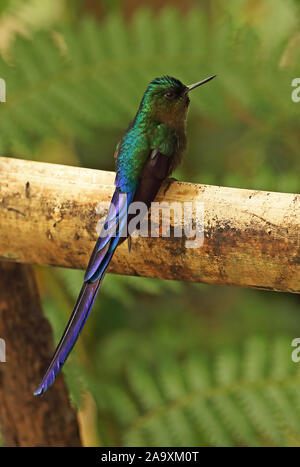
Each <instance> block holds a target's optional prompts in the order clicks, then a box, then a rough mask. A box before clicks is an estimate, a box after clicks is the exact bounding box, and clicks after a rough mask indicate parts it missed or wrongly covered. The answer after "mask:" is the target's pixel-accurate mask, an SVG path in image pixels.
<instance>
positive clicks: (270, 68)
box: [0, 2, 297, 153]
mask: <svg viewBox="0 0 300 467" xmlns="http://www.w3.org/2000/svg"><path fill="white" fill-rule="evenodd" d="M281 9H282V10H284V11H283V13H282V14H283V15H284V12H285V11H286V14H285V19H286V21H285V25H284V28H283V29H282V30H281V32H280V40H278V41H276V54H275V48H272V42H270V43H269V42H268V47H267V48H266V47H264V45H265V43H266V40H267V39H266V37H265V36H262V34H261V31H260V30H259V28H258V27H256V25H255V24H253V25H249V24H244V25H243V28H241V27H240V21H241V20H240V19H239V18H238V17H232V18H231V19H230V20H228V21H227V20H226V21H225V19H221V20H220V19H218V20H215V21H213V22H212V24H210V25H209V24H208V19H207V18H206V17H205V16H204V14H203V12H202V11H201V9H199V8H194V9H192V10H191V11H190V12H189V13H188V14H187V15H186V16H185V17H183V16H182V15H181V16H180V15H179V13H178V12H177V11H176V10H175V9H172V8H167V9H165V10H163V11H162V12H161V13H160V14H159V15H157V16H154V15H153V13H151V12H150V11H149V10H145V9H140V10H137V12H136V14H135V16H134V18H133V20H132V23H131V24H128V23H126V22H125V20H124V19H123V17H122V16H121V14H120V13H111V14H110V15H108V16H107V18H106V19H105V21H104V22H103V23H99V24H98V23H96V22H95V21H93V20H92V19H84V20H82V22H81V24H80V25H79V27H78V25H77V26H76V29H75V28H74V27H72V26H70V25H68V26H66V25H65V26H59V34H60V37H61V38H62V40H61V41H57V40H54V38H53V34H50V33H48V32H45V31H40V32H36V33H34V34H33V36H32V39H30V40H27V39H24V38H20V37H19V38H17V40H16V41H15V43H14V45H13V47H12V49H11V51H10V56H11V63H6V62H5V61H4V60H3V59H1V60H0V76H1V77H2V78H4V79H5V80H6V82H7V102H6V104H5V105H1V107H0V117H1V118H0V151H1V153H7V152H8V151H19V152H20V151H22V152H23V153H24V151H25V152H26V151H27V152H30V151H31V152H32V146H33V145H35V144H38V143H39V142H40V141H41V140H43V139H47V138H53V137H56V138H57V137H66V136H67V135H70V136H72V137H73V138H74V139H75V140H79V141H80V140H82V141H89V139H90V137H91V135H92V133H93V131H95V129H98V128H103V129H108V128H109V129H111V128H117V129H121V128H125V127H126V125H127V123H128V121H130V120H131V119H132V118H133V117H134V114H135V112H136V108H137V102H139V100H140V98H141V95H142V92H143V91H144V89H145V86H146V85H147V83H148V82H149V81H150V80H151V79H153V78H154V77H155V76H157V75H163V74H171V75H175V76H178V77H179V78H180V79H182V80H183V81H184V82H186V83H189V82H191V81H196V80H197V79H200V78H201V77H203V76H206V75H207V74H211V73H213V72H216V73H218V71H219V70H222V76H220V79H219V80H218V82H216V83H214V92H213V93H211V92H208V91H207V90H205V89H203V90H202V92H201V93H195V95H193V110H192V112H193V115H195V114H197V112H198V114H199V113H200V114H205V115H206V116H210V115H211V116H214V117H216V118H218V117H222V118H223V119H224V115H227V117H226V118H228V119H229V121H230V119H232V118H235V117H234V116H233V115H232V112H231V109H228V102H231V103H232V105H233V104H234V105H235V106H237V107H239V108H243V107H247V108H248V110H249V111H250V112H253V115H254V116H255V117H256V118H258V119H261V120H262V122H263V124H264V125H266V121H268V120H267V119H266V118H265V117H266V115H270V114H272V116H273V117H272V118H273V119H275V120H278V122H279V121H280V120H282V119H283V118H284V115H287V112H288V111H289V115H290V112H291V109H290V108H289V107H288V104H289V102H290V99H289V95H288V93H289V92H290V89H289V87H288V88H287V85H286V81H287V79H288V80H290V71H291V69H290V70H289V74H288V73H287V71H283V70H282V71H281V72H280V73H278V66H279V63H278V62H279V59H280V56H281V55H282V54H283V52H284V50H285V45H286V43H287V41H288V39H289V38H290V37H292V34H293V32H294V29H295V28H294V21H292V19H291V18H292V16H293V15H292V13H291V12H292V10H293V9H292V7H291V5H290V4H289V5H286V6H283V4H282V2H281ZM224 14H225V13H224ZM224 18H227V16H226V15H225V16H224ZM273 19H274V18H273V16H272V17H271V19H270V21H271V20H272V21H273ZM266 21H268V18H266ZM272 24H273V23H272ZM288 26H290V28H289V27H288ZM62 41H63V43H64V44H65V48H64V51H62V49H61V47H59V46H58V42H62ZM249 44H251V47H250V46H249ZM274 47H275V46H274ZM246 50H247V59H246V60H245V51H246ZM274 55H276V59H274ZM296 62H297V60H296ZM296 62H295V63H296ZM258 65H259V66H260V67H261V69H260V71H262V72H261V73H259V76H258V70H257V67H258ZM275 71H276V73H275ZM270 77H272V86H270ZM254 78H255V79H254ZM274 80H275V82H274ZM250 81H251V86H249V82H250ZM280 90H282V91H283V92H282V93H281V92H279V91H280ZM274 93H276V97H277V99H276V100H274V99H273V95H272V94H274ZM278 95H281V96H282V97H281V98H279V97H278ZM258 102H260V104H259V106H258V105H257V103H258ZM276 106H277V107H278V108H277V109H276V108H274V107H276ZM270 110H271V112H270ZM293 110H295V115H296V109H292V111H293Z"/></svg>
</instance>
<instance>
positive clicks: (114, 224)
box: [34, 75, 216, 395]
mask: <svg viewBox="0 0 300 467" xmlns="http://www.w3.org/2000/svg"><path fill="white" fill-rule="evenodd" d="M215 76H216V75H213V76H210V77H209V78H206V79H203V80H202V81H199V82H197V83H194V84H192V85H190V86H185V85H184V84H183V83H182V82H181V81H179V80H178V79H176V78H173V77H171V76H163V77H160V78H155V79H154V80H153V81H151V82H150V84H149V85H148V87H147V89H146V91H145V93H144V95H143V97H142V100H141V102H140V105H139V108H138V111H137V113H136V115H135V117H134V119H133V120H132V122H131V123H130V124H129V127H128V128H127V131H126V132H125V134H124V135H123V137H122V139H121V141H120V142H119V144H118V145H117V148H116V151H115V159H116V178H115V191H114V194H113V196H112V199H111V203H110V207H109V209H108V213H107V216H106V220H105V222H104V225H103V227H102V231H101V233H100V235H99V238H98V240H97V242H96V244H95V247H94V250H93V252H92V254H91V257H90V260H89V263H88V266H87V269H86V272H85V276H84V282H83V285H82V288H81V290H80V293H79V296H78V298H77V301H76V303H75V306H74V309H73V312H72V314H71V316H70V319H69V321H68V324H67V326H66V328H65V331H64V333H63V335H62V337H61V340H60V342H59V344H58V346H57V348H56V350H55V352H54V355H53V357H52V360H51V362H50V365H49V367H48V369H47V371H46V372H45V375H44V377H43V379H42V380H41V382H40V384H39V386H38V388H37V389H36V391H35V392H34V395H41V394H43V393H45V392H46V390H47V389H48V388H49V387H50V386H51V385H52V384H53V383H54V380H55V378H56V376H57V374H58V373H59V371H60V370H61V368H62V366H63V364H64V363H65V361H66V359H67V357H68V355H69V354H70V352H71V350H72V348H73V347H74V345H75V343H76V341H77V339H78V336H79V334H80V333H81V331H82V329H83V327H84V324H85V322H86V320H87V318H88V316H89V314H90V312H91V309H92V307H93V304H94V301H95V299H96V296H97V293H98V290H99V287H100V285H101V283H102V280H103V278H104V276H105V272H106V270H107V267H108V265H109V263H110V261H111V259H112V257H113V254H114V252H115V250H116V248H117V246H118V245H120V244H121V243H122V242H123V241H124V240H125V239H126V238H128V241H130V235H129V234H127V235H126V234H124V228H126V226H127V225H128V222H129V220H128V219H129V217H130V216H128V215H127V214H128V210H129V206H130V204H131V203H133V202H136V201H140V202H143V203H145V204H146V206H147V209H149V207H150V205H151V202H152V201H153V200H154V199H155V196H156V194H157V192H158V190H159V188H160V187H161V185H162V183H163V181H164V180H165V179H166V178H167V177H169V176H170V175H171V173H172V172H173V170H174V169H175V168H176V167H177V166H178V164H179V163H180V161H181V159H182V156H183V153H184V151H185V149H186V145H187V138H186V118H187V112H188V107H189V103H190V98H189V95H190V92H191V91H192V90H193V89H195V88H197V87H199V86H201V85H203V84H205V83H207V82H209V81H210V80H212V79H213V78H215Z"/></svg>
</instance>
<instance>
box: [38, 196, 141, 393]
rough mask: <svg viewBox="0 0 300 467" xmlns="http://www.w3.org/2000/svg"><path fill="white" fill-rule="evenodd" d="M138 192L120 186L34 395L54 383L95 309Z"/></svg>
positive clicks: (42, 391)
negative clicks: (101, 286) (129, 191)
mask: <svg viewBox="0 0 300 467" xmlns="http://www.w3.org/2000/svg"><path fill="white" fill-rule="evenodd" d="M133 194H134V193H129V194H127V195H125V194H124V193H122V192H121V191H120V189H119V188H116V190H115V193H114V195H113V198H112V202H111V205H110V208H109V211H108V214H107V217H106V221H105V224H104V226H103V229H102V232H101V234H100V236H99V238H98V241H97V243H96V245H95V248H94V250H93V253H92V256H91V258H90V261H89V264H88V267H87V270H86V273H85V277H84V283H83V285H82V288H81V291H80V293H79V296H78V298H77V301H76V304H75V307H74V309H73V312H72V315H71V317H70V319H69V322H68V324H67V327H66V329H65V331H64V333H63V336H62V338H61V340H60V342H59V344H58V346H57V348H56V350H55V353H54V355H53V358H52V360H51V363H50V365H49V367H48V369H47V371H46V373H45V376H44V377H43V379H42V381H41V382H40V384H39V386H38V388H37V389H36V391H35V392H34V395H35V396H36V395H40V394H43V393H44V392H46V391H47V389H48V388H49V387H50V386H51V385H52V384H53V383H54V380H55V377H56V376H57V374H58V373H59V371H60V369H61V368H62V366H63V364H64V363H65V361H66V359H67V358H68V355H69V353H70V352H71V350H72V348H73V347H74V345H75V343H76V341H77V339H78V336H79V334H80V332H81V330H82V328H83V326H84V324H85V322H86V320H87V318H88V316H89V314H90V312H91V309H92V307H93V304H94V301H95V298H96V296H97V293H98V290H99V287H100V285H101V282H102V280H103V277H104V275H105V272H106V269H107V267H108V265H109V263H110V260H111V258H112V257H113V254H114V252H115V249H116V247H117V245H118V243H119V241H120V239H121V236H122V235H124V231H123V229H124V228H125V227H126V222H127V212H128V206H129V204H130V203H131V201H132V198H133Z"/></svg>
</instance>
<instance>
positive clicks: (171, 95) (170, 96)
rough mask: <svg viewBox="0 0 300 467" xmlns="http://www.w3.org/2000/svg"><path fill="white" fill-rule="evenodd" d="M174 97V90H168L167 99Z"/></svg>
mask: <svg viewBox="0 0 300 467" xmlns="http://www.w3.org/2000/svg"><path fill="white" fill-rule="evenodd" d="M174 97H175V93H174V92H172V91H169V92H166V94H165V98H166V99H169V100H172V99H174Z"/></svg>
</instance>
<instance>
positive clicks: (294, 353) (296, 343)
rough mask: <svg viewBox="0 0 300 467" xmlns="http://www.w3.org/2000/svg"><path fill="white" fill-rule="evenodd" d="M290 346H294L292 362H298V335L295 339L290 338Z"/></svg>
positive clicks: (299, 347) (299, 360) (299, 344)
mask: <svg viewBox="0 0 300 467" xmlns="http://www.w3.org/2000/svg"><path fill="white" fill-rule="evenodd" d="M291 346H292V347H296V348H295V349H294V350H293V351H292V355H291V357H292V361H293V362H294V363H299V362H300V337H295V339H293V340H292V342H291Z"/></svg>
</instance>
